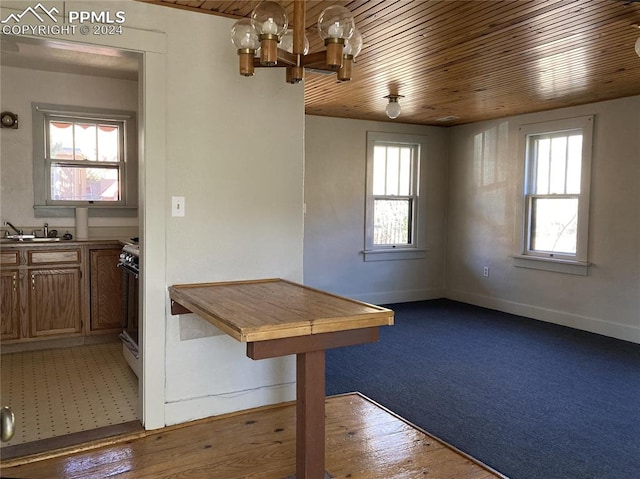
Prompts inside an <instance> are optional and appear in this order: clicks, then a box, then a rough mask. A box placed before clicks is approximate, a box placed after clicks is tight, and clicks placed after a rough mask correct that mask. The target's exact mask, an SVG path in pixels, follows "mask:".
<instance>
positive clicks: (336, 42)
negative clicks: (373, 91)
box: [231, 0, 362, 83]
mask: <svg viewBox="0 0 640 479" xmlns="http://www.w3.org/2000/svg"><path fill="white" fill-rule="evenodd" d="M305 4H306V0H297V1H295V2H293V16H294V21H293V28H292V29H290V30H289V28H288V27H289V19H288V18H287V13H286V11H285V10H284V8H283V7H282V6H281V5H280V4H278V3H276V2H270V1H268V2H262V3H260V4H258V5H257V6H256V8H254V10H253V12H251V17H250V18H243V19H241V20H238V21H237V22H236V23H235V25H234V26H233V28H232V29H231V41H232V43H233V45H234V46H235V47H236V49H237V51H238V57H239V66H240V75H242V76H253V75H254V69H255V68H256V67H284V68H286V72H287V74H286V80H287V82H288V83H299V82H300V81H302V80H303V79H304V69H305V68H308V69H313V70H324V71H329V72H335V73H337V77H338V80H339V81H348V80H350V79H351V67H352V64H353V59H354V58H355V57H356V56H357V55H358V54H359V53H360V50H361V49H362V35H360V33H359V32H358V30H357V29H356V26H355V21H354V19H353V15H352V14H351V12H350V11H349V10H347V9H346V8H345V7H342V6H340V5H333V6H330V7H327V8H325V9H324V10H323V11H322V13H321V14H320V16H319V17H318V33H319V35H320V37H321V38H322V39H323V40H324V44H325V46H326V47H327V49H326V50H325V51H322V52H316V53H311V54H308V52H309V41H308V40H307V38H306V37H305V34H304V31H305ZM258 51H259V57H256V52H258Z"/></svg>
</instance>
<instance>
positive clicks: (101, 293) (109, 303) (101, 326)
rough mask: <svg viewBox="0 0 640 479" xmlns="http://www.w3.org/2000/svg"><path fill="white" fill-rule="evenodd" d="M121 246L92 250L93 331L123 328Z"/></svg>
mask: <svg viewBox="0 0 640 479" xmlns="http://www.w3.org/2000/svg"><path fill="white" fill-rule="evenodd" d="M120 250H121V248H120V246H116V247H112V248H100V249H93V248H90V249H89V270H90V278H89V283H90V286H89V290H90V295H91V302H90V309H91V313H90V314H91V319H90V322H89V326H90V327H89V329H90V332H115V331H118V330H121V329H122V314H123V313H122V271H120V268H118V267H117V265H118V258H119V256H120Z"/></svg>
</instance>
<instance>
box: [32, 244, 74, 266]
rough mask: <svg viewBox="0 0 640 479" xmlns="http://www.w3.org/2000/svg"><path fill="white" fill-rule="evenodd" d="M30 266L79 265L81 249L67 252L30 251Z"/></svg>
mask: <svg viewBox="0 0 640 479" xmlns="http://www.w3.org/2000/svg"><path fill="white" fill-rule="evenodd" d="M28 254H29V264H31V265H36V264H54V263H56V264H61V263H79V262H80V259H81V258H82V256H81V253H80V248H77V249H67V250H51V249H46V250H29V253H28Z"/></svg>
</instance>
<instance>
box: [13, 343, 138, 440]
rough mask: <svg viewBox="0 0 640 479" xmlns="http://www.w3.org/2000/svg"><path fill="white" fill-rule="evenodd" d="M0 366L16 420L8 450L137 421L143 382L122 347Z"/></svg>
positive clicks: (23, 355)
mask: <svg viewBox="0 0 640 479" xmlns="http://www.w3.org/2000/svg"><path fill="white" fill-rule="evenodd" d="M0 361H1V363H0V375H1V389H0V401H1V402H0V404H2V405H3V406H10V407H11V409H12V410H13V413H14V415H15V419H16V433H15V436H14V437H13V438H12V439H11V441H9V442H6V443H3V444H2V445H3V447H4V446H11V445H17V444H24V443H28V442H32V441H39V440H42V439H49V438H53V437H58V436H63V435H67V434H73V433H77V432H82V431H88V430H92V429H97V428H101V427H105V426H111V425H115V424H121V423H124V422H128V421H135V420H136V419H137V412H136V411H137V404H138V378H137V377H136V376H135V374H134V373H133V371H131V369H130V368H129V366H128V365H127V363H126V361H125V360H124V357H123V356H122V343H120V342H111V343H105V344H93V345H87V346H78V347H72V348H64V349H46V350H41V351H26V352H20V353H9V354H3V355H1V356H0Z"/></svg>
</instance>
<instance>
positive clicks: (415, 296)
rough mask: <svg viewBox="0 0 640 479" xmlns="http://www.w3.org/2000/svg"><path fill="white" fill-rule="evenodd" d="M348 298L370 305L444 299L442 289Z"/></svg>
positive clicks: (356, 295)
mask: <svg viewBox="0 0 640 479" xmlns="http://www.w3.org/2000/svg"><path fill="white" fill-rule="evenodd" d="M344 296H346V297H348V298H353V299H356V300H358V301H364V302H365V303H370V304H391V303H408V302H410V301H426V300H429V299H439V298H443V297H444V290H442V289H413V290H406V291H378V292H375V293H365V294H357V293H354V294H345V295H344Z"/></svg>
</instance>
